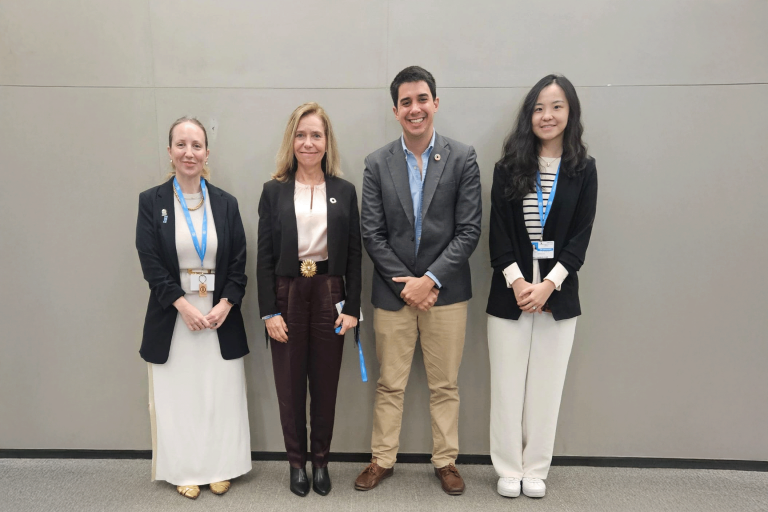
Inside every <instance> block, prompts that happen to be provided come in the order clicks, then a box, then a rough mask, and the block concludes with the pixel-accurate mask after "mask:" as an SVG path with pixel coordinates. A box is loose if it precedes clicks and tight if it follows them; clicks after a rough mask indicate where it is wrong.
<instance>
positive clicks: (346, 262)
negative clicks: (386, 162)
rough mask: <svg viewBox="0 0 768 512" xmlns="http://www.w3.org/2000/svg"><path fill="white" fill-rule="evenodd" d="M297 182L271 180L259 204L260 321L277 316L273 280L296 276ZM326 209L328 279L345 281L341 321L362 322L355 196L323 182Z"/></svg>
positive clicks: (337, 182)
mask: <svg viewBox="0 0 768 512" xmlns="http://www.w3.org/2000/svg"><path fill="white" fill-rule="evenodd" d="M294 185H295V181H294V180H290V181H287V182H280V181H277V180H271V181H268V182H266V183H265V184H264V189H263V191H262V193H261V199H260V200H259V251H258V254H257V257H256V279H257V281H258V283H257V286H258V288H259V312H260V315H261V316H262V317H264V316H267V315H272V314H274V313H279V312H280V309H279V308H278V307H277V289H276V286H275V276H287V277H298V276H299V235H298V229H297V226H296V210H295V208H294V203H293V193H294ZM325 193H326V207H327V208H328V274H329V275H333V276H343V277H344V281H345V285H346V295H345V299H344V300H345V303H344V309H343V310H342V313H344V314H345V315H349V316H353V317H355V318H359V317H360V289H361V286H362V271H361V268H360V265H361V261H362V257H363V253H362V243H361V241H360V214H359V213H358V208H357V192H355V187H354V185H352V184H351V183H349V182H348V181H345V180H343V179H341V178H336V177H333V176H326V177H325Z"/></svg>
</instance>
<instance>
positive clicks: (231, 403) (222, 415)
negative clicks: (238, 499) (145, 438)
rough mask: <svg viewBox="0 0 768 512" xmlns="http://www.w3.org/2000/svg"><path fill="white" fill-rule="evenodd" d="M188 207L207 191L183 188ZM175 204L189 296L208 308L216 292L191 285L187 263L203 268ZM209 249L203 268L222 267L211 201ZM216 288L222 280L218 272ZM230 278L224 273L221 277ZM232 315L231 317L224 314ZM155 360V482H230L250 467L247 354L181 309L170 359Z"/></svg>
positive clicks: (196, 220)
mask: <svg viewBox="0 0 768 512" xmlns="http://www.w3.org/2000/svg"><path fill="white" fill-rule="evenodd" d="M184 198H185V200H186V202H187V205H188V206H193V207H194V205H197V204H199V203H200V199H201V198H202V195H201V194H184ZM174 203H175V211H174V213H175V219H176V252H177V253H178V258H179V268H180V269H181V274H182V275H181V286H182V288H183V289H184V291H185V292H186V295H185V297H186V299H187V300H188V301H189V302H190V304H192V305H193V306H195V307H196V308H197V309H198V310H200V312H201V313H203V314H208V312H210V310H211V308H212V307H213V292H212V291H209V292H208V296H207V297H200V296H199V294H198V291H197V290H195V291H193V290H192V289H191V285H190V281H189V276H188V274H187V272H186V269H189V268H200V257H199V256H198V255H197V251H196V250H195V246H194V244H193V243H192V236H191V235H190V232H189V227H188V226H187V221H186V218H185V216H184V211H183V210H182V208H181V205H180V204H179V201H177V200H176V201H174ZM205 208H206V209H207V211H208V248H207V250H206V253H205V259H204V262H203V268H206V269H213V268H215V266H216V250H217V248H218V238H217V236H216V226H215V225H214V223H213V215H212V214H211V205H210V201H208V200H207V201H206V204H205ZM190 216H191V217H192V223H193V224H194V226H195V230H196V232H197V235H198V237H200V236H202V231H203V230H202V227H203V208H199V209H198V210H195V211H192V212H190ZM216 277H217V281H216V283H215V286H223V284H224V283H223V282H220V281H219V280H218V279H220V277H219V276H216ZM221 278H223V276H222V277H221ZM225 321H226V320H225ZM148 364H149V409H150V418H151V424H152V480H153V481H154V480H165V481H166V482H168V483H171V484H174V485H205V484H210V483H213V482H220V481H223V480H230V479H232V478H234V477H237V476H240V475H243V474H245V473H247V472H248V471H250V470H251V439H250V430H249V426H248V406H247V402H246V388H245V368H244V366H243V358H242V357H241V358H239V359H233V360H229V361H227V360H224V359H223V358H222V357H221V350H220V348H219V337H218V333H217V332H216V331H214V330H211V329H205V330H202V331H190V330H189V329H188V328H187V326H186V324H185V323H184V320H182V318H181V315H180V314H177V316H176V326H175V328H174V331H173V338H172V340H171V350H170V354H169V356H168V361H167V362H166V363H165V364H152V363H148Z"/></svg>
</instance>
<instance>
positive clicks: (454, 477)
mask: <svg viewBox="0 0 768 512" xmlns="http://www.w3.org/2000/svg"><path fill="white" fill-rule="evenodd" d="M435 475H437V478H439V479H440V484H441V485H442V486H443V490H444V491H445V492H446V493H447V494H450V495H451V496H458V495H459V494H464V479H463V478H461V475H460V474H459V470H458V469H456V466H454V465H453V464H448V465H447V466H445V467H442V468H435Z"/></svg>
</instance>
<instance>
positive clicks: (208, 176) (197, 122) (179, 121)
mask: <svg viewBox="0 0 768 512" xmlns="http://www.w3.org/2000/svg"><path fill="white" fill-rule="evenodd" d="M182 123H192V124H194V125H195V126H197V127H198V128H200V129H201V130H203V136H205V149H208V132H207V131H205V126H203V123H201V122H200V120H199V119H197V118H196V117H187V116H184V117H180V118H178V119H177V120H175V121H174V122H173V124H172V125H171V129H170V130H168V147H171V146H172V145H173V129H174V128H176V127H177V126H179V125H180V124H182ZM175 176H176V168H175V167H174V166H173V162H171V170H170V171H168V174H166V175H165V179H164V180H163V181H168V180H169V179H171V178H173V177H175ZM203 178H205V180H206V181H210V179H211V169H210V168H209V167H208V162H206V163H204V164H203Z"/></svg>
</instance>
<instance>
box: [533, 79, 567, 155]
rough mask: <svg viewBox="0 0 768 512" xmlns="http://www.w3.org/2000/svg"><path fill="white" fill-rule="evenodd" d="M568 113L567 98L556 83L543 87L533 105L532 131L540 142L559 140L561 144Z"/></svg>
mask: <svg viewBox="0 0 768 512" xmlns="http://www.w3.org/2000/svg"><path fill="white" fill-rule="evenodd" d="M568 113H569V108H568V100H566V99H565V92H563V89H561V88H560V86H559V85H557V84H556V83H554V84H552V85H549V86H547V87H545V88H544V89H542V91H541V93H539V97H538V99H537V100H536V105H534V107H533V117H532V119H531V122H532V123H533V133H534V134H535V135H536V137H538V138H539V140H540V141H542V142H544V141H555V142H557V141H559V142H560V144H562V142H563V133H564V132H565V127H566V126H568Z"/></svg>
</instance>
